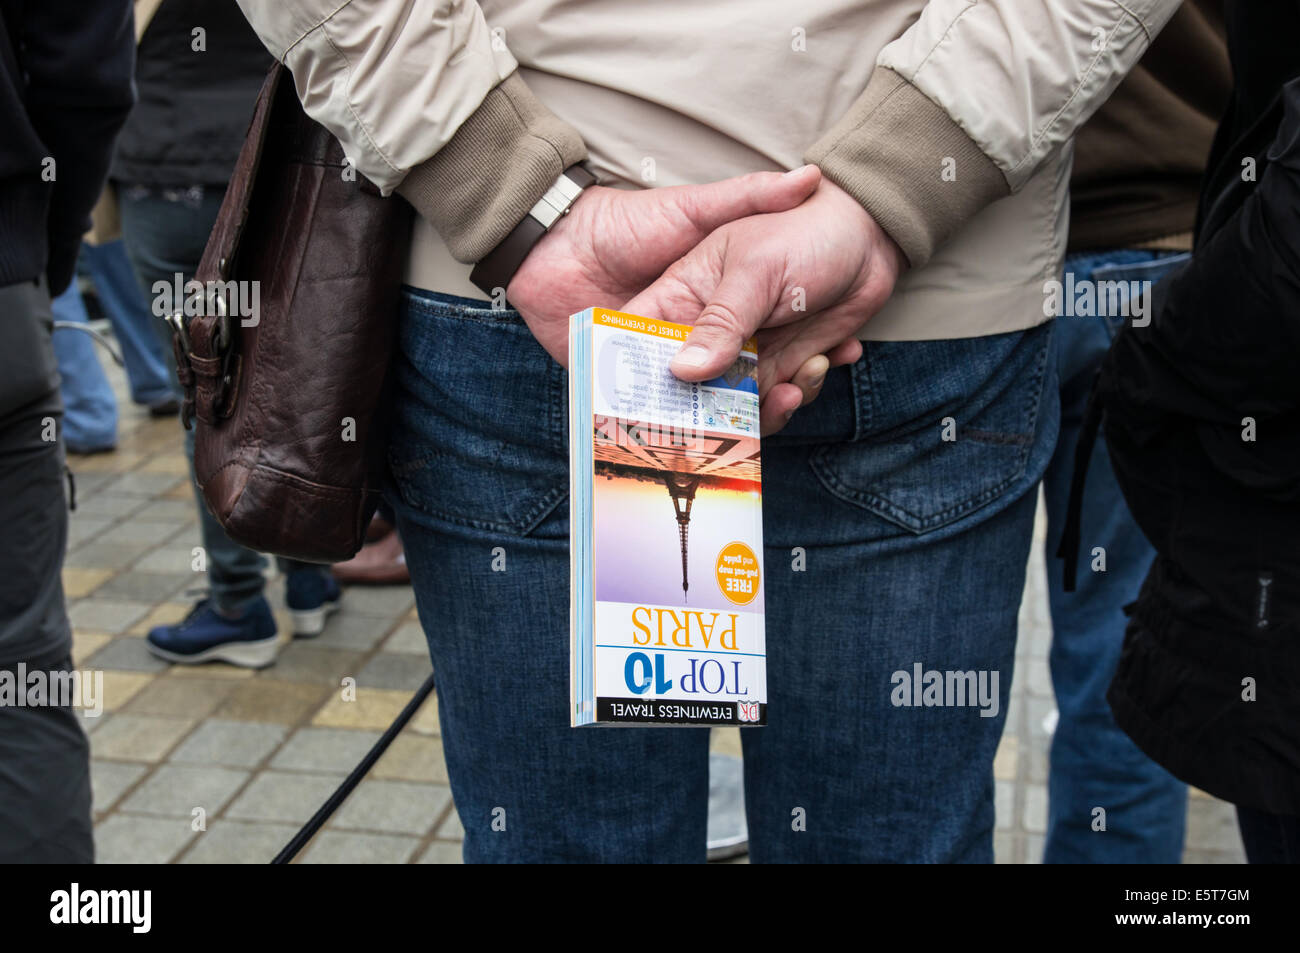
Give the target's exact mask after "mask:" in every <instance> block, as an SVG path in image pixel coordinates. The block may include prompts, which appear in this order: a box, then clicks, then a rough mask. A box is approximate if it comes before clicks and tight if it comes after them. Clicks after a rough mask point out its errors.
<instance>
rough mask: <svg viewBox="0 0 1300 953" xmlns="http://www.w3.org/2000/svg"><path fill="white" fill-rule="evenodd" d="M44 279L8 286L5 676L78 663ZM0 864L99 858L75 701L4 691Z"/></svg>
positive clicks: (2, 559) (3, 348)
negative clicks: (67, 703)
mask: <svg viewBox="0 0 1300 953" xmlns="http://www.w3.org/2000/svg"><path fill="white" fill-rule="evenodd" d="M52 329H53V318H52V316H51V312H50V299H49V295H48V294H47V293H46V291H45V289H44V287H42V286H40V285H37V284H34V283H23V284H17V285H9V286H7V287H4V288H0V525H2V526H4V543H3V545H2V546H0V678H4V679H5V680H6V681H7V682H8V683H9V685H10V686H12V684H13V681H14V678H15V674H16V670H17V666H18V665H19V664H22V665H24V666H26V668H27V669H28V670H29V671H30V670H36V669H39V670H42V671H45V672H51V671H60V670H66V669H67V668H69V667H70V666H71V664H72V663H71V659H70V658H69V655H70V653H71V648H72V632H71V627H70V626H69V624H68V614H67V610H66V609H65V607H64V602H63V581H62V577H61V572H62V567H63V553H64V550H65V548H66V546H67V541H68V509H67V499H66V497H65V495H64V490H63V482H64V476H63V460H64V452H63V438H62V426H63V420H62V418H63V404H62V401H61V399H60V397H59V374H58V370H57V365H56V363H55V359H54V347H53V345H52V343H51V340H50V334H51V331H52ZM0 698H2V700H0V863H17V862H27V863H41V862H61V863H69V862H85V863H89V862H91V861H92V860H93V859H94V842H93V839H92V836H91V821H90V747H89V744H88V743H87V741H86V735H85V732H84V731H82V729H81V724H80V722H79V721H78V720H77V716H76V715H75V714H74V712H73V711H72V709H71V708H67V707H59V706H56V705H53V704H50V703H48V702H46V703H42V704H24V705H19V704H17V703H16V701H15V699H14V698H12V697H11V693H10V694H6V695H4V696H0Z"/></svg>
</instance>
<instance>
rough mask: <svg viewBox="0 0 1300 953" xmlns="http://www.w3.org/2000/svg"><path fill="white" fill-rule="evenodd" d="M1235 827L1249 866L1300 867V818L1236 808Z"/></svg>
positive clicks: (1240, 807)
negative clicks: (1295, 865) (1238, 830)
mask: <svg viewBox="0 0 1300 953" xmlns="http://www.w3.org/2000/svg"><path fill="white" fill-rule="evenodd" d="M1237 826H1238V827H1239V828H1240V829H1241V843H1242V845H1243V846H1244V847H1245V848H1246V860H1247V861H1249V862H1250V863H1252V864H1300V817H1296V816H1294V815H1287V814H1268V813H1266V812H1264V811H1257V810H1255V809H1254V808H1249V807H1242V806H1241V805H1240V804H1238V805H1237Z"/></svg>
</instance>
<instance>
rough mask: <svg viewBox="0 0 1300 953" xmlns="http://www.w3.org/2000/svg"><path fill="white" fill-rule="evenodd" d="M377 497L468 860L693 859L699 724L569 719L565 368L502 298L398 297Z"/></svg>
mask: <svg viewBox="0 0 1300 953" xmlns="http://www.w3.org/2000/svg"><path fill="white" fill-rule="evenodd" d="M400 347H401V354H400V355H399V357H398V360H397V365H396V369H397V396H396V413H395V417H396V420H395V425H394V432H393V435H392V439H391V441H390V450H389V456H390V463H391V470H392V477H393V479H392V484H393V485H392V486H391V487H390V488H389V492H388V497H389V502H390V504H391V505H392V507H393V509H394V510H395V511H396V516H397V524H398V529H399V531H400V532H401V534H402V539H403V541H404V542H405V543H406V548H407V558H408V562H409V563H410V567H411V578H412V580H413V583H414V586H415V594H416V601H417V605H418V607H419V613H420V621H421V623H422V625H423V626H424V630H425V633H426V635H427V637H428V640H429V650H430V654H431V656H432V659H433V670H434V671H435V672H436V673H437V679H438V690H437V694H438V706H439V714H440V719H441V728H442V737H443V746H444V750H445V752H446V756H447V769H448V774H449V776H450V780H451V788H452V793H453V796H454V798H455V802H456V808H457V811H458V812H459V814H460V818H461V822H462V824H463V825H464V827H465V846H464V855H465V859H466V860H467V861H471V862H484V861H498V862H505V861H512V862H523V861H623V862H647V861H702V860H704V856H705V837H706V812H707V807H708V797H709V791H708V737H709V733H708V729H707V728H631V727H627V728H625V727H614V728H611V727H594V726H593V727H586V728H578V729H574V728H570V727H569V555H568V538H569V537H568V533H569V521H568V504H567V502H566V497H567V492H568V450H567V423H566V420H567V417H566V412H565V406H566V394H567V384H566V378H565V374H564V371H563V370H562V369H561V368H560V367H559V365H558V364H556V363H555V362H554V361H552V360H551V359H550V358H549V357H548V356H547V355H546V352H545V351H543V350H542V348H541V347H540V345H538V344H537V342H536V341H535V340H534V339H533V337H532V335H531V334H530V333H529V332H528V329H527V327H526V326H525V325H524V324H523V322H522V320H521V319H520V318H519V316H518V314H517V313H516V312H513V311H494V310H492V309H491V308H490V307H489V306H488V305H487V304H486V303H479V304H478V305H477V306H474V305H473V303H471V302H467V301H465V299H453V298H448V297H445V296H435V297H430V296H426V295H413V294H408V295H406V296H405V303H404V309H403V318H402V329H401V334H400Z"/></svg>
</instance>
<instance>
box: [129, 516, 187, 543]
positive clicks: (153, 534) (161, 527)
mask: <svg viewBox="0 0 1300 953" xmlns="http://www.w3.org/2000/svg"><path fill="white" fill-rule="evenodd" d="M142 515H143V514H142ZM178 528H179V527H178V525H177V524H175V523H156V522H148V521H146V520H143V519H127V520H123V521H122V522H120V523H118V524H117V526H115V527H113V539H114V540H115V541H116V540H120V541H121V542H124V543H148V544H150V545H151V546H154V545H157V544H158V543H161V542H163V541H164V540H167V539H169V538H170V537H172V536H174V535H176V530H177V529H178Z"/></svg>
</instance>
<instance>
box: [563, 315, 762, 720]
mask: <svg viewBox="0 0 1300 953" xmlns="http://www.w3.org/2000/svg"><path fill="white" fill-rule="evenodd" d="M690 331H691V329H690V327H689V326H688V325H684V324H673V323H671V322H668V321H658V320H654V319H651V318H642V317H638V316H637V315H634V314H624V313H622V312H619V311H610V310H607V309H604V308H589V309H587V310H586V311H582V312H580V313H578V314H575V315H574V316H573V318H572V319H571V324H570V331H569V434H570V444H569V456H570V461H569V462H570V469H569V473H570V476H569V479H570V494H569V501H570V503H569V505H570V530H569V532H570V561H571V565H570V569H571V576H570V580H571V583H570V607H569V608H570V613H569V617H570V641H571V658H570V672H569V685H570V697H571V703H572V707H571V708H570V713H571V723H572V724H573V725H575V726H576V725H589V724H593V723H600V724H605V723H609V724H636V725H741V726H745V725H762V724H765V723H766V721H767V661H766V645H765V640H764V632H763V513H762V482H761V475H760V468H759V443H758V436H759V427H758V376H757V371H758V352H757V349H756V346H755V344H754V342H753V341H750V342H749V343H748V344H747V345H746V346H745V349H744V351H742V353H741V355H740V357H739V358H738V359H737V360H736V362H735V363H734V364H733V365H732V366H731V367H730V368H728V369H727V371H726V373H724V374H723V375H722V376H720V377H718V378H715V379H714V380H711V381H706V382H703V383H698V384H688V383H684V382H683V381H679V380H678V379H677V378H676V377H674V376H673V375H672V373H671V372H670V371H669V370H668V364H669V362H670V361H671V360H672V357H673V355H674V354H676V353H677V350H678V349H679V348H680V347H681V345H682V342H683V341H685V340H686V337H687V335H688V334H689V333H690Z"/></svg>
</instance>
